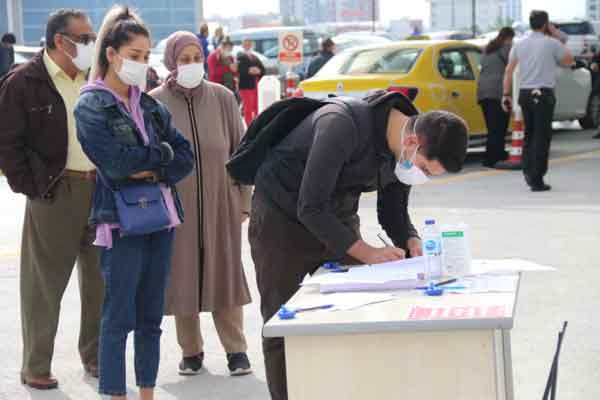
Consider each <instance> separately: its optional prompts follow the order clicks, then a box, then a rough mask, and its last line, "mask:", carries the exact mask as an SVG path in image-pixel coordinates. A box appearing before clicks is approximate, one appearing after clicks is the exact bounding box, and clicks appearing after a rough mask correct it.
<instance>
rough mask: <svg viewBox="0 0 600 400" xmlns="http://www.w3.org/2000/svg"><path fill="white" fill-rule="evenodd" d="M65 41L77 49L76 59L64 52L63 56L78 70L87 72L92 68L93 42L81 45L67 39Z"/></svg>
mask: <svg viewBox="0 0 600 400" xmlns="http://www.w3.org/2000/svg"><path fill="white" fill-rule="evenodd" d="M66 39H67V40H68V41H69V42H71V43H73V44H74V45H75V48H76V49H77V57H71V55H70V54H69V53H67V52H65V54H67V55H68V56H69V57H70V58H71V61H73V64H75V66H76V67H77V69H78V70H80V71H87V70H88V69H90V67H91V66H92V59H93V58H94V42H89V43H88V44H82V43H77V42H74V41H72V40H71V39H69V38H66Z"/></svg>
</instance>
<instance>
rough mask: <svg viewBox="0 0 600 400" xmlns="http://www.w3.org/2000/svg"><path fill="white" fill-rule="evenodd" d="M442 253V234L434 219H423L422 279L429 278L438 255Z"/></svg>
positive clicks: (433, 270) (433, 271)
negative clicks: (423, 257)
mask: <svg viewBox="0 0 600 400" xmlns="http://www.w3.org/2000/svg"><path fill="white" fill-rule="evenodd" d="M441 254H442V235H441V233H440V231H439V229H438V227H437V225H436V224H435V220H434V219H428V220H426V221H425V229H423V256H425V268H424V271H423V280H429V279H431V278H432V275H433V274H434V273H435V271H436V268H435V267H436V265H437V264H438V260H439V256H440V255H441Z"/></svg>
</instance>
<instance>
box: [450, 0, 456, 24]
mask: <svg viewBox="0 0 600 400" xmlns="http://www.w3.org/2000/svg"><path fill="white" fill-rule="evenodd" d="M450 3H451V4H450V6H451V8H452V9H451V10H450V15H451V22H452V28H451V29H452V30H454V29H456V0H451V2H450Z"/></svg>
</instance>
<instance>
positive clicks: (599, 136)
mask: <svg viewBox="0 0 600 400" xmlns="http://www.w3.org/2000/svg"><path fill="white" fill-rule="evenodd" d="M592 139H600V132H598V133H596V134H595V135H594V136H593V137H592Z"/></svg>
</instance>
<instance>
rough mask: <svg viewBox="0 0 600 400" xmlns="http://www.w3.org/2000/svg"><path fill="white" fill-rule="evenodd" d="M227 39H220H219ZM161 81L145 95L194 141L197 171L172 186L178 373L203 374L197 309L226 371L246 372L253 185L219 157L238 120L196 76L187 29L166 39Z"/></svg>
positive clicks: (198, 58)
mask: <svg viewBox="0 0 600 400" xmlns="http://www.w3.org/2000/svg"><path fill="white" fill-rule="evenodd" d="M223 43H225V42H223ZM164 60H165V66H166V67H167V68H168V69H169V71H170V72H171V74H170V75H169V78H168V79H167V82H166V83H165V84H163V85H162V86H161V87H160V88H158V89H156V90H155V91H153V92H152V93H151V95H152V96H154V97H156V98H157V99H158V100H160V101H161V102H162V103H163V104H165V105H166V106H167V107H168V108H169V109H170V110H171V112H172V113H173V123H174V124H175V126H177V127H178V128H180V129H181V131H182V132H183V134H184V135H185V137H186V138H187V139H188V140H189V141H191V142H192V143H194V152H195V155H196V157H195V158H196V165H195V166H196V168H195V173H194V174H192V175H191V176H190V177H189V178H187V179H186V180H184V181H182V182H181V183H179V185H178V190H179V192H180V193H181V196H182V200H183V206H184V208H185V209H186V211H187V217H188V220H187V222H186V223H185V224H184V225H183V226H182V227H181V229H180V230H178V232H177V235H176V236H175V245H174V253H173V262H172V264H173V267H172V270H171V278H170V280H169V281H170V285H169V287H168V288H167V294H166V296H167V303H166V308H165V311H166V314H168V315H175V322H176V327H177V339H178V342H179V345H180V346H181V350H182V352H183V360H182V361H181V363H180V364H179V373H180V374H181V375H196V374H198V373H200V372H201V368H202V364H203V361H204V341H203V338H202V334H201V329H200V319H199V317H198V314H199V313H200V312H210V313H212V317H213V320H214V323H215V326H216V328H217V332H218V334H219V338H220V340H221V344H222V345H223V347H224V349H225V352H226V357H227V362H228V367H229V371H230V374H231V375H244V374H248V373H250V372H251V369H250V361H249V360H248V357H247V355H246V350H247V345H246V339H245V337H244V331H243V312H242V306H243V305H245V304H248V303H250V301H251V300H250V292H249V290H248V284H247V282H246V276H245V275H244V270H243V267H242V254H241V251H242V232H241V226H242V223H243V222H244V221H245V220H246V219H247V218H248V216H249V213H250V193H251V188H250V187H248V186H240V185H237V184H235V183H234V182H233V181H232V180H231V179H230V178H229V176H228V175H227V171H226V169H225V162H226V161H227V160H228V159H229V157H230V156H231V155H232V154H233V152H234V150H235V149H236V148H237V147H238V145H239V143H240V139H241V136H242V134H243V132H244V125H243V123H242V119H241V117H240V113H239V109H238V104H237V101H236V99H235V97H234V95H233V93H232V92H231V91H229V90H227V89H225V88H224V87H223V86H221V85H219V84H216V83H212V82H208V81H206V80H204V79H202V76H203V74H202V72H203V71H202V69H203V67H202V66H203V62H204V59H203V55H202V49H201V48H200V46H199V45H198V41H197V40H195V37H194V35H193V34H192V33H189V32H176V33H174V34H172V35H171V36H170V37H169V39H168V40H167V47H166V49H165V56H164Z"/></svg>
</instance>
